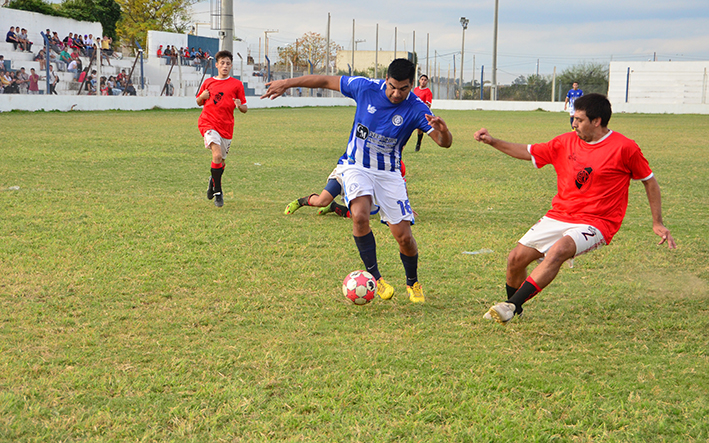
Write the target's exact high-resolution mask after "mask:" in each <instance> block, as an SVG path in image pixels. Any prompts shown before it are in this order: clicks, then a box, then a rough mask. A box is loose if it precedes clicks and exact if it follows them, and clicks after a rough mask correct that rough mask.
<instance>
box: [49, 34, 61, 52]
mask: <svg viewBox="0 0 709 443" xmlns="http://www.w3.org/2000/svg"><path fill="white" fill-rule="evenodd" d="M47 37H48V38H47V39H48V40H49V48H50V49H51V50H52V51H54V52H56V53H57V54H59V53H60V52H62V48H63V47H64V44H63V43H62V41H61V40H59V35H57V32H56V31H54V32H53V33H52V35H51V36H50V35H49V29H47Z"/></svg>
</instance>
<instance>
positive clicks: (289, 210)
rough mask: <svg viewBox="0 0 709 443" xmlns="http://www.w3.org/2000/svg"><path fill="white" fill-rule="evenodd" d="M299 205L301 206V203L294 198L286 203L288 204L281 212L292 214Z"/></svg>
mask: <svg viewBox="0 0 709 443" xmlns="http://www.w3.org/2000/svg"><path fill="white" fill-rule="evenodd" d="M301 206H302V205H301V204H300V202H299V201H298V199H297V198H296V199H295V200H293V201H292V202H290V203H288V206H286V210H285V211H283V213H284V214H286V215H288V214H292V213H294V212H295V211H297V210H298V209H300V207H301Z"/></svg>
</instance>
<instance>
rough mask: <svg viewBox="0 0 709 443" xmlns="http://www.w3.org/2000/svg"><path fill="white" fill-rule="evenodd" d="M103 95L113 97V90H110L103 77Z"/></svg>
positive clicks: (101, 87) (101, 86)
mask: <svg viewBox="0 0 709 443" xmlns="http://www.w3.org/2000/svg"><path fill="white" fill-rule="evenodd" d="M100 89H101V95H111V90H110V89H109V87H108V85H106V77H104V76H101V85H100Z"/></svg>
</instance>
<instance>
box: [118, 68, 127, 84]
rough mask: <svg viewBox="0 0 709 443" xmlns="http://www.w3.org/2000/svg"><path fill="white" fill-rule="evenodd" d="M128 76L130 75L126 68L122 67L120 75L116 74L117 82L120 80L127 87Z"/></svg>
mask: <svg viewBox="0 0 709 443" xmlns="http://www.w3.org/2000/svg"><path fill="white" fill-rule="evenodd" d="M127 77H128V74H126V70H125V69H121V72H119V73H118V75H117V76H116V82H118V83H119V84H120V85H121V87H122V88H125V84H126V78H127Z"/></svg>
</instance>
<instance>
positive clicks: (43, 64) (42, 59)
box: [33, 49, 47, 71]
mask: <svg viewBox="0 0 709 443" xmlns="http://www.w3.org/2000/svg"><path fill="white" fill-rule="evenodd" d="M33 61H36V62H39V69H40V70H41V71H44V70H45V69H46V68H47V57H46V56H45V53H44V49H40V50H39V52H38V53H37V55H35V56H34V59H33Z"/></svg>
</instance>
